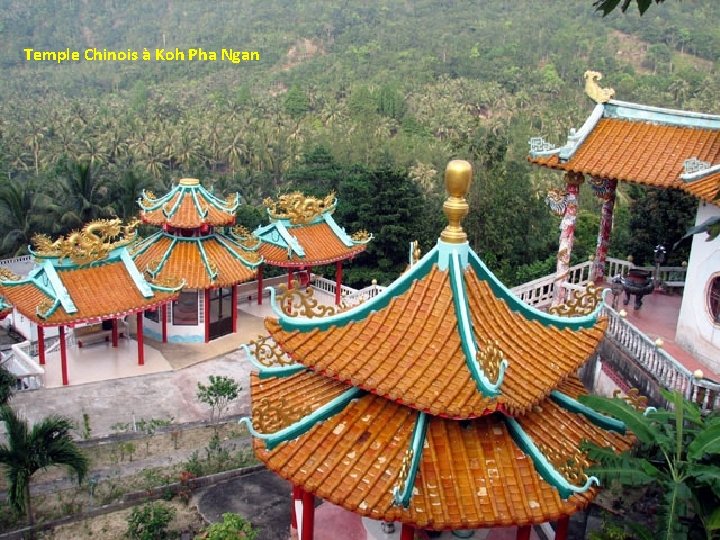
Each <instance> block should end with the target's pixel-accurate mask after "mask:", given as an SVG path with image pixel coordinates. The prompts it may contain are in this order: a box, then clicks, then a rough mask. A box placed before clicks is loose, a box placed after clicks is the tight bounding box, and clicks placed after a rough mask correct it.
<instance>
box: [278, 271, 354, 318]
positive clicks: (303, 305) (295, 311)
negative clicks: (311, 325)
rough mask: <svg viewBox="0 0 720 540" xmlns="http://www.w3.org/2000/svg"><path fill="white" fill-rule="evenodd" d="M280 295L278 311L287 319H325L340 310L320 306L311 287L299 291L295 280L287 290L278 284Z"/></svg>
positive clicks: (285, 286) (283, 285) (333, 307)
mask: <svg viewBox="0 0 720 540" xmlns="http://www.w3.org/2000/svg"><path fill="white" fill-rule="evenodd" d="M279 289H280V294H279V295H278V297H277V303H278V305H279V306H280V309H282V310H283V312H284V313H285V314H286V315H287V316H288V317H307V318H309V319H310V318H314V317H327V316H329V315H335V314H336V313H340V311H342V309H338V308H336V307H335V306H326V305H323V304H320V302H318V300H317V299H316V298H315V297H314V294H313V289H312V287H308V288H307V289H304V290H303V289H300V287H299V283H298V282H297V280H293V282H292V285H291V288H290V289H288V287H287V285H285V284H284V283H282V284H280V287H279Z"/></svg>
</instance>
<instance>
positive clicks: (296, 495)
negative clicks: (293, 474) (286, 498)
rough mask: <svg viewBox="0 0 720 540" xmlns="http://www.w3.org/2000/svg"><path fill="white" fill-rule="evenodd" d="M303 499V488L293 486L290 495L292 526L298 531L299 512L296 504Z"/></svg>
mask: <svg viewBox="0 0 720 540" xmlns="http://www.w3.org/2000/svg"><path fill="white" fill-rule="evenodd" d="M300 499H302V488H301V487H298V486H293V488H292V494H291V496H290V527H291V528H293V529H295V530H296V531H297V513H296V512H295V504H296V503H297V501H298V500H300Z"/></svg>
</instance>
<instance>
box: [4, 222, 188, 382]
mask: <svg viewBox="0 0 720 540" xmlns="http://www.w3.org/2000/svg"><path fill="white" fill-rule="evenodd" d="M137 225H138V222H137V221H136V222H133V223H131V224H129V225H125V226H123V225H122V224H121V221H120V220H119V219H112V220H100V221H94V222H91V223H89V224H87V225H85V227H84V228H83V229H82V231H79V232H74V233H71V234H70V235H68V236H67V237H65V238H59V239H58V240H56V241H54V242H53V241H52V240H51V239H50V238H48V237H47V236H45V235H36V236H35V237H34V238H33V243H34V246H35V247H34V249H31V253H32V256H33V258H34V261H35V267H34V268H33V270H32V271H31V272H30V273H29V274H28V276H27V277H23V278H21V277H20V276H17V275H15V274H13V273H12V272H10V271H8V270H7V269H2V270H0V295H2V297H3V298H4V299H5V300H6V301H7V303H9V304H11V305H13V306H14V307H15V309H17V310H18V311H19V312H20V314H22V315H23V316H24V317H26V318H27V319H29V320H30V321H31V322H32V323H33V324H34V325H36V326H37V343H38V349H39V350H38V356H39V358H40V364H45V339H44V337H45V335H44V334H45V329H47V328H53V327H54V328H57V329H58V333H59V335H60V359H61V363H62V366H61V368H62V382H63V385H68V384H69V377H68V370H67V351H66V340H65V329H66V328H68V327H74V326H77V325H87V324H89V323H97V322H102V321H108V322H109V323H110V326H111V331H110V339H111V342H112V346H113V347H117V344H118V319H121V318H124V317H125V316H127V315H131V314H136V316H137V345H138V364H140V365H142V364H143V363H144V350H143V332H142V322H143V315H142V314H143V312H144V311H145V310H147V309H162V308H163V307H164V306H166V305H167V304H168V303H169V302H171V301H172V300H174V299H176V298H177V297H178V294H179V291H180V289H181V287H182V285H183V283H182V281H181V280H176V281H174V282H171V281H169V280H166V281H163V282H159V281H156V280H153V279H149V280H148V279H146V278H145V277H144V276H143V274H142V272H140V271H139V270H138V268H137V267H136V266H135V263H134V262H133V260H132V258H131V256H130V253H129V251H128V248H129V247H130V245H131V244H132V242H133V241H134V240H135V239H136V232H135V228H136V226H137ZM3 305H5V304H3Z"/></svg>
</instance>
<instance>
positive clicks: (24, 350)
mask: <svg viewBox="0 0 720 540" xmlns="http://www.w3.org/2000/svg"><path fill="white" fill-rule="evenodd" d="M30 348H31V344H30V342H29V341H23V342H22V343H15V344H14V345H12V346H11V347H10V352H9V353H8V354H7V355H6V356H5V358H4V359H3V366H4V367H5V369H7V370H8V371H9V372H10V373H12V374H13V375H14V376H15V378H16V380H17V384H16V389H17V390H18V391H23V390H37V389H38V388H42V387H43V386H44V385H45V370H44V369H43V368H42V367H41V366H40V365H39V364H38V363H37V362H36V361H35V360H34V359H33V358H32V356H31V355H30Z"/></svg>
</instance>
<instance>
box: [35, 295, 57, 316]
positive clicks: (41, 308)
mask: <svg viewBox="0 0 720 540" xmlns="http://www.w3.org/2000/svg"><path fill="white" fill-rule="evenodd" d="M53 305H55V302H53V301H52V300H51V299H50V298H44V299H43V300H42V301H41V302H40V303H39V304H38V305H37V307H36V308H35V313H37V315H38V316H39V317H41V318H43V319H44V318H45V317H46V315H47V313H48V312H49V311H50V310H51V309H52V307H53Z"/></svg>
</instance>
